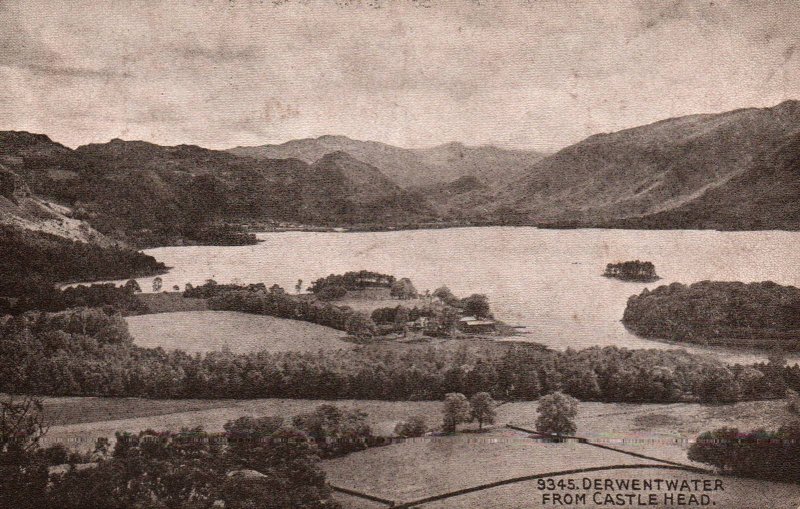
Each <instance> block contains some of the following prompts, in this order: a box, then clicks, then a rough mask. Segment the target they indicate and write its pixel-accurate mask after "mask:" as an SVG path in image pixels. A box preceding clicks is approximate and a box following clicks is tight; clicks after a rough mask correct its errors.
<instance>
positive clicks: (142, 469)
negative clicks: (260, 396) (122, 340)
mask: <svg viewBox="0 0 800 509" xmlns="http://www.w3.org/2000/svg"><path fill="white" fill-rule="evenodd" d="M41 411H42V406H41V402H39V401H38V400H35V399H31V398H26V399H24V400H22V401H18V402H17V401H13V400H4V401H2V402H0V417H2V418H1V419H0V475H2V479H3V489H2V490H0V507H8V508H12V507H13V508H15V509H38V508H41V507H58V508H63V509H84V508H89V507H91V508H107V509H127V508H130V507H138V508H142V509H162V508H171V509H211V508H212V507H225V508H233V509H246V508H253V507H258V508H262V509H284V508H287V507H302V508H308V509H322V508H334V509H335V508H337V507H338V504H337V503H336V502H335V501H334V500H333V499H331V496H330V495H331V492H330V489H329V488H328V487H327V485H326V482H325V474H324V472H323V471H322V469H321V468H320V467H319V459H320V449H319V447H318V446H317V444H318V443H319V441H317V440H314V439H313V437H310V436H309V434H308V433H307V432H305V431H303V430H301V429H298V428H296V427H293V426H286V425H283V423H282V420H281V419H277V418H264V419H247V418H245V419H239V420H237V421H234V422H229V423H227V424H226V425H225V429H226V431H227V432H228V436H229V437H230V438H229V440H218V439H217V437H214V436H211V435H209V434H207V433H205V432H203V430H202V429H200V428H194V429H186V430H183V431H182V432H180V433H164V432H155V431H152V430H146V431H142V432H140V433H137V434H130V433H124V434H120V433H118V434H117V437H116V438H117V440H116V445H115V446H114V448H113V451H106V450H105V449H106V447H107V442H102V441H100V442H98V450H97V451H96V454H94V455H93V459H94V461H95V462H94V463H93V464H88V465H83V466H84V467H88V468H80V469H78V468H69V469H67V470H63V471H61V472H60V473H58V472H53V471H51V470H50V467H51V466H53V465H54V464H57V463H58V462H61V461H63V460H64V455H63V454H59V453H63V448H60V449H59V448H58V447H51V448H48V449H42V448H40V447H39V442H40V441H41V438H42V436H43V435H44V433H45V432H46V428H45V427H44V425H43V424H42V423H43V419H42V413H41ZM337 411H338V409H336V408H335V407H332V408H325V409H318V410H317V411H316V412H315V413H314V414H312V415H311V416H308V417H304V419H306V420H313V419H314V418H316V416H317V414H324V415H325V417H326V419H327V418H328V417H330V414H331V412H333V413H334V414H336V412H337ZM337 415H340V414H337ZM337 415H334V416H333V417H334V419H333V420H331V419H328V420H326V421H325V425H326V426H327V425H328V424H330V423H332V422H333V421H336V422H335V424H336V425H337V426H339V427H340V428H341V427H343V426H344V425H343V424H341V421H342V419H341V418H339V419H336V417H337ZM358 417H359V418H360V417H361V416H358ZM333 431H335V430H332V429H331V428H329V427H325V428H324V430H323V432H324V433H328V432H333ZM322 443H324V441H322Z"/></svg>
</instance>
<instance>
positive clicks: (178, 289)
mask: <svg viewBox="0 0 800 509" xmlns="http://www.w3.org/2000/svg"><path fill="white" fill-rule="evenodd" d="M172 291H173V292H179V291H181V287H180V286H178V285H172Z"/></svg>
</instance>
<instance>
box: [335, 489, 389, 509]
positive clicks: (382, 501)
mask: <svg viewBox="0 0 800 509" xmlns="http://www.w3.org/2000/svg"><path fill="white" fill-rule="evenodd" d="M328 487H330V489H332V490H333V491H338V492H340V493H344V494H346V495H352V496H354V497H359V498H363V499H366V500H370V501H372V502H378V503H380V504H386V505H387V506H389V507H395V504H396V502H395V501H394V500H389V499H388V498H381V497H376V496H375V495H369V494H367V493H362V492H360V491H356V490H352V489H349V488H342V487H341V486H335V485H333V484H331V483H328Z"/></svg>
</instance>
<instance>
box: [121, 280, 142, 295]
mask: <svg viewBox="0 0 800 509" xmlns="http://www.w3.org/2000/svg"><path fill="white" fill-rule="evenodd" d="M123 288H125V289H127V290H130V291H131V293H141V292H142V287H141V286H139V283H138V282H136V280H135V279H129V280H128V281H127V282H126V283H125V285H124V286H123Z"/></svg>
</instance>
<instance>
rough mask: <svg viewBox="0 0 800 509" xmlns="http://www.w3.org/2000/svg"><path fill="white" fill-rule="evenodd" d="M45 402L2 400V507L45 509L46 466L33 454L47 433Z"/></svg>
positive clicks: (0, 457)
mask: <svg viewBox="0 0 800 509" xmlns="http://www.w3.org/2000/svg"><path fill="white" fill-rule="evenodd" d="M43 410H44V409H43V406H42V401H41V400H40V399H38V398H35V397H31V396H25V397H23V398H21V399H16V398H14V397H3V398H2V399H0V479H2V486H3V488H2V489H0V507H14V508H19V509H23V508H31V509H33V508H36V507H45V505H46V504H45V503H44V501H43V500H41V498H42V496H43V495H44V492H45V488H46V485H47V465H46V463H40V464H37V462H36V461H35V457H34V452H35V451H36V449H37V448H38V447H39V441H40V440H41V439H42V437H43V436H44V435H45V433H46V432H47V424H46V422H45V419H44V414H43Z"/></svg>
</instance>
